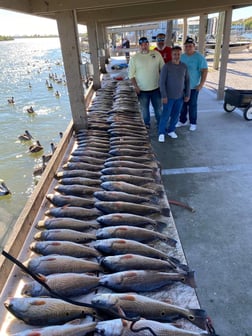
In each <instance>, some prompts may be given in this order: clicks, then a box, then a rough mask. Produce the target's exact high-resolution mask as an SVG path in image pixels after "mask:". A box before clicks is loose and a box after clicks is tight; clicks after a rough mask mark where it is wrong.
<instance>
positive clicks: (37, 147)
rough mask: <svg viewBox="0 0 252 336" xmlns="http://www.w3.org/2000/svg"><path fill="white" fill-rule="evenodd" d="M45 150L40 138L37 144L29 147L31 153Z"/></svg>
mask: <svg viewBox="0 0 252 336" xmlns="http://www.w3.org/2000/svg"><path fill="white" fill-rule="evenodd" d="M43 150H44V147H43V146H41V144H40V142H39V140H37V141H36V143H35V144H33V145H31V146H30V147H29V152H30V153H39V152H42V151H43Z"/></svg>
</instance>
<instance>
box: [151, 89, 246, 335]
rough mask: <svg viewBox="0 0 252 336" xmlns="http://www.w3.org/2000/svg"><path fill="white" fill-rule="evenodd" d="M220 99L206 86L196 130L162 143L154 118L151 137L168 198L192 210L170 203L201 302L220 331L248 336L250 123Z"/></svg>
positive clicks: (183, 130)
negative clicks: (224, 104) (230, 110)
mask: <svg viewBox="0 0 252 336" xmlns="http://www.w3.org/2000/svg"><path fill="white" fill-rule="evenodd" d="M222 105H223V102H221V101H217V100H216V96H215V94H214V93H213V92H212V91H210V90H208V89H206V88H204V89H203V90H202V91H201V93H200V96H199V114H198V129H197V130H196V131H195V132H190V131H189V129H188V127H182V128H179V129H177V131H176V132H177V134H178V139H171V138H169V137H167V138H166V141H165V143H158V141H157V132H156V128H155V127H154V125H153V126H152V129H151V132H150V138H151V142H152V146H153V148H154V150H155V152H156V153H157V156H158V158H159V160H160V162H161V165H162V169H163V174H162V175H163V183H164V186H165V189H166V192H167V195H168V199H169V200H176V201H180V202H183V203H187V204H189V205H190V206H192V207H193V208H194V209H195V212H194V213H192V212H190V211H188V210H186V209H184V208H181V207H178V206H175V205H171V210H172V215H173V217H174V220H175V224H176V226H177V229H178V232H179V235H180V239H181V242H182V246H183V248H184V252H185V255H186V257H187V260H188V263H189V266H190V268H191V269H194V270H195V271H196V280H197V285H198V288H197V295H198V298H199V302H200V304H201V307H202V308H203V309H205V310H206V311H207V312H208V314H209V316H210V318H211V319H212V321H213V325H214V327H215V329H216V333H217V334H218V335H220V336H251V335H252V315H251V307H252V289H251V284H252V266H251V261H252V248H251V238H252V122H250V121H246V120H245V119H244V118H243V114H242V112H241V111H239V110H238V109H236V110H235V111H234V112H232V113H227V112H225V111H224V110H223V107H222Z"/></svg>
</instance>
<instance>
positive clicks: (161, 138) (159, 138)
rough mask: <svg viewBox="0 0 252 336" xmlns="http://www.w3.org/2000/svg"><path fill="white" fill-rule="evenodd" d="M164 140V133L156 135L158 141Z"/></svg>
mask: <svg viewBox="0 0 252 336" xmlns="http://www.w3.org/2000/svg"><path fill="white" fill-rule="evenodd" d="M164 141H165V136H164V134H160V135H159V137H158V142H164Z"/></svg>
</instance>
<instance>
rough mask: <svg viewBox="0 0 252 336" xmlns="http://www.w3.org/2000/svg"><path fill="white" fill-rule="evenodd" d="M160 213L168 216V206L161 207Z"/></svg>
mask: <svg viewBox="0 0 252 336" xmlns="http://www.w3.org/2000/svg"><path fill="white" fill-rule="evenodd" d="M161 214H162V215H163V216H166V217H170V208H168V207H167V208H162V209H161Z"/></svg>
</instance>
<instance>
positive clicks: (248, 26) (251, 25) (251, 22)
mask: <svg viewBox="0 0 252 336" xmlns="http://www.w3.org/2000/svg"><path fill="white" fill-rule="evenodd" d="M232 24H233V25H237V24H244V25H245V30H252V16H251V17H249V18H247V19H240V20H237V21H233V22H232Z"/></svg>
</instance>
